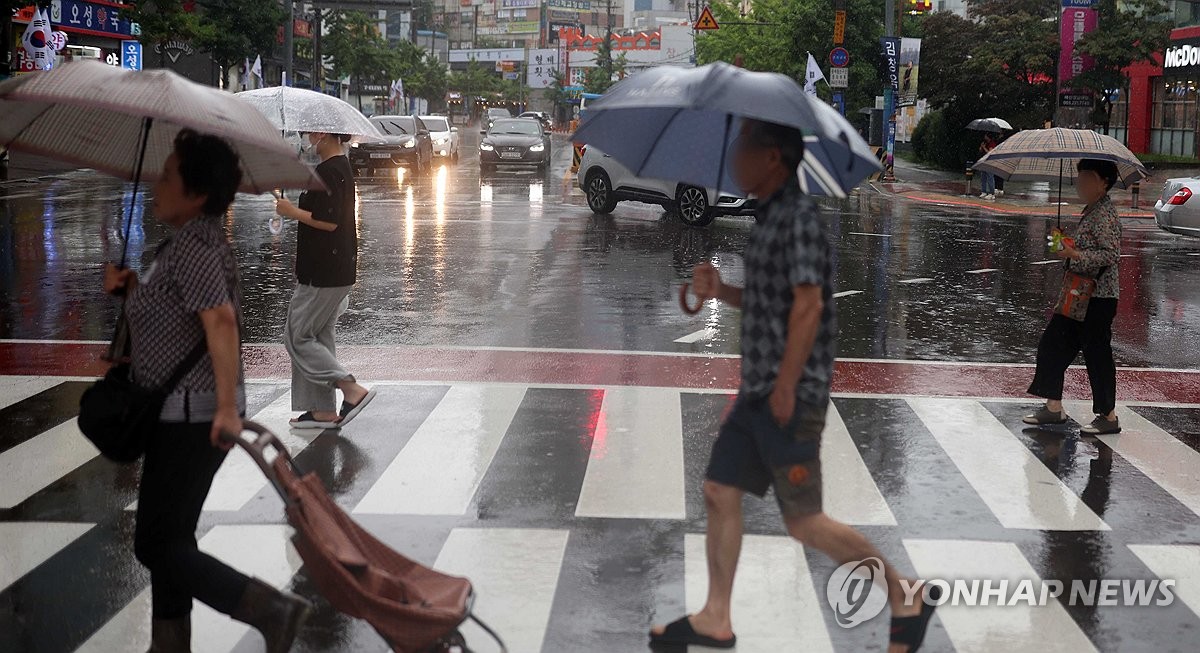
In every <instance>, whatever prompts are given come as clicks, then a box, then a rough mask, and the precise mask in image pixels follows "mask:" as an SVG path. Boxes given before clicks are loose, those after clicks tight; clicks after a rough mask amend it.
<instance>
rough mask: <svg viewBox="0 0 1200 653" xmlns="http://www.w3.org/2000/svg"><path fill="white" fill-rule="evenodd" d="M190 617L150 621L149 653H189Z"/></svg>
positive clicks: (190, 643)
mask: <svg viewBox="0 0 1200 653" xmlns="http://www.w3.org/2000/svg"><path fill="white" fill-rule="evenodd" d="M191 650H192V616H191V615H188V616H186V617H180V618H179V619H151V620H150V652H149V653H191Z"/></svg>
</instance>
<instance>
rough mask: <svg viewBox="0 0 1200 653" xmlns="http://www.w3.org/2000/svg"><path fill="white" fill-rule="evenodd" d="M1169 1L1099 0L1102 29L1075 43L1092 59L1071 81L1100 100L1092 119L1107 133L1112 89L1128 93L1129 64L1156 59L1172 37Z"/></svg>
mask: <svg viewBox="0 0 1200 653" xmlns="http://www.w3.org/2000/svg"><path fill="white" fill-rule="evenodd" d="M1167 10H1168V7H1167V3H1166V2H1163V1H1162V0H1123V1H1122V2H1118V1H1117V0H1100V2H1099V4H1098V6H1097V11H1098V13H1099V28H1098V29H1096V30H1094V31H1092V32H1089V33H1087V34H1086V35H1084V37H1083V38H1082V39H1080V40H1079V42H1078V43H1077V44H1076V47H1077V48H1078V49H1079V52H1080V53H1082V54H1084V55H1087V56H1090V57H1092V58H1093V60H1094V61H1095V63H1094V64H1093V66H1092V68H1091V70H1089V71H1087V72H1085V73H1083V74H1082V75H1079V76H1077V77H1075V78H1074V79H1072V80H1071V85H1072V86H1075V87H1082V88H1086V89H1088V90H1090V91H1091V92H1092V93H1093V94H1094V95H1095V96H1096V97H1097V98H1099V100H1100V102H1099V103H1097V105H1096V112H1095V114H1094V115H1093V119H1092V120H1093V122H1095V123H1096V124H1099V125H1101V126H1102V127H1103V129H1104V133H1105V134H1107V133H1108V124H1109V122H1110V120H1111V118H1112V96H1111V93H1112V91H1114V90H1116V89H1120V90H1121V92H1125V72H1124V70H1125V69H1126V68H1128V67H1129V66H1131V65H1133V64H1135V63H1138V62H1142V61H1151V62H1152V61H1153V60H1154V54H1155V53H1158V52H1162V51H1163V50H1165V49H1166V47H1167V41H1168V40H1169V39H1170V33H1171V22H1170V20H1167V19H1165V18H1164V16H1166V15H1168V14H1167Z"/></svg>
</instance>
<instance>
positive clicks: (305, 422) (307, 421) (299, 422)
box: [288, 411, 342, 430]
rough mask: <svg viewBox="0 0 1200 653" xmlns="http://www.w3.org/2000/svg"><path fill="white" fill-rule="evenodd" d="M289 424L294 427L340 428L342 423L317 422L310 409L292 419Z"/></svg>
mask: <svg viewBox="0 0 1200 653" xmlns="http://www.w3.org/2000/svg"><path fill="white" fill-rule="evenodd" d="M288 424H289V426H291V427H292V428H294V429H301V430H303V429H340V428H342V425H341V424H339V423H338V422H319V421H317V418H315V417H313V414H312V411H309V412H306V413H304V414H303V415H301V416H299V417H297V418H296V419H294V420H291V421H290V422H288Z"/></svg>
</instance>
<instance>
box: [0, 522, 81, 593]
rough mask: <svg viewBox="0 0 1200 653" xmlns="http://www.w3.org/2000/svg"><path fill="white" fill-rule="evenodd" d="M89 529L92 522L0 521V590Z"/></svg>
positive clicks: (6, 587)
mask: <svg viewBox="0 0 1200 653" xmlns="http://www.w3.org/2000/svg"><path fill="white" fill-rule="evenodd" d="M90 528H92V524H73V523H62V522H0V542H3V545H2V546H0V592H3V591H4V590H5V589H8V586H9V585H12V584H13V583H15V582H16V581H17V580H18V579H19V578H21V577H22V576H24V575H25V574H27V573H29V572H30V571H32V570H33V569H35V568H36V567H37V566H38V565H40V564H42V563H43V562H45V561H47V560H49V559H50V558H51V557H52V556H54V554H56V553H58V552H59V551H61V550H63V549H64V548H65V547H66V546H67V545H68V544H70V543H71V542H74V541H75V540H76V539H78V538H79V537H80V536H81V535H83V534H84V533H86V532H87V531H88V530H89V529H90Z"/></svg>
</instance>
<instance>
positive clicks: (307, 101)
mask: <svg viewBox="0 0 1200 653" xmlns="http://www.w3.org/2000/svg"><path fill="white" fill-rule="evenodd" d="M234 97H236V98H237V99H239V100H242V101H244V102H247V103H248V104H250V105H251V106H253V107H254V108H255V109H258V111H259V112H260V113H262V114H263V115H264V116H266V118H267V120H270V121H271V124H272V125H274V126H275V128H276V129H277V130H279V131H282V132H322V133H325V134H348V135H350V136H367V137H370V138H382V134H380V133H379V130H378V129H376V128H375V125H373V124H371V121H370V120H367V119H366V118H365V117H364V116H363V115H362V113H361V112H360V111H359V110H358V109H355V108H354V107H353V106H351V105H350V104H349V103H348V102H345V101H343V100H341V99H340V98H335V97H333V96H332V95H326V94H324V93H318V92H316V91H310V90H308V89H303V88H293V87H291V86H274V87H271V88H260V89H256V90H253V91H242V92H241V93H235V94H234Z"/></svg>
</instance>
